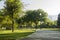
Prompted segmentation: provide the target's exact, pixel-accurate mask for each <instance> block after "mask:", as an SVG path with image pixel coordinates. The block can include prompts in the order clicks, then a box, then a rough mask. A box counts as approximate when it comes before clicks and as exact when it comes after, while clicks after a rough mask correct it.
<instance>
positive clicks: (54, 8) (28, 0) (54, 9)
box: [0, 0, 60, 15]
mask: <svg viewBox="0 0 60 40" xmlns="http://www.w3.org/2000/svg"><path fill="white" fill-rule="evenodd" d="M21 1H22V2H24V4H25V10H36V9H43V10H44V11H45V12H47V13H48V15H58V14H59V13H60V0H21ZM3 3H4V2H3V1H1V2H0V9H1V8H3V6H4V4H3Z"/></svg>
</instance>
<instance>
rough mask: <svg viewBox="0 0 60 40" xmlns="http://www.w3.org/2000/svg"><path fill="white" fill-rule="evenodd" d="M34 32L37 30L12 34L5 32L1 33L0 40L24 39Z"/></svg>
mask: <svg viewBox="0 0 60 40" xmlns="http://www.w3.org/2000/svg"><path fill="white" fill-rule="evenodd" d="M33 32H35V30H15V31H14V32H11V30H4V31H1V32H0V40H16V39H20V38H24V37H26V36H27V35H30V34H32V33H33Z"/></svg>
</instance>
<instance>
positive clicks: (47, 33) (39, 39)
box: [22, 30, 60, 40]
mask: <svg viewBox="0 0 60 40" xmlns="http://www.w3.org/2000/svg"><path fill="white" fill-rule="evenodd" d="M22 40H60V32H59V31H52V30H37V31H36V32H35V33H33V34H31V35H29V36H27V37H26V38H24V39H22Z"/></svg>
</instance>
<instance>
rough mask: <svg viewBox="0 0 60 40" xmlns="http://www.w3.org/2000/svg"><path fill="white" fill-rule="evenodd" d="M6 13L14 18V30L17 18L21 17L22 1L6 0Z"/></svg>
mask: <svg viewBox="0 0 60 40" xmlns="http://www.w3.org/2000/svg"><path fill="white" fill-rule="evenodd" d="M4 8H5V14H6V15H8V16H9V18H10V19H11V20H12V32H13V31H14V24H16V23H15V20H16V19H17V18H19V16H20V13H21V12H22V8H23V7H22V3H21V1H20V0H6V1H5V7H4Z"/></svg>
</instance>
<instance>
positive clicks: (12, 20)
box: [12, 20, 14, 32]
mask: <svg viewBox="0 0 60 40" xmlns="http://www.w3.org/2000/svg"><path fill="white" fill-rule="evenodd" d="M12 32H14V20H12Z"/></svg>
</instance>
